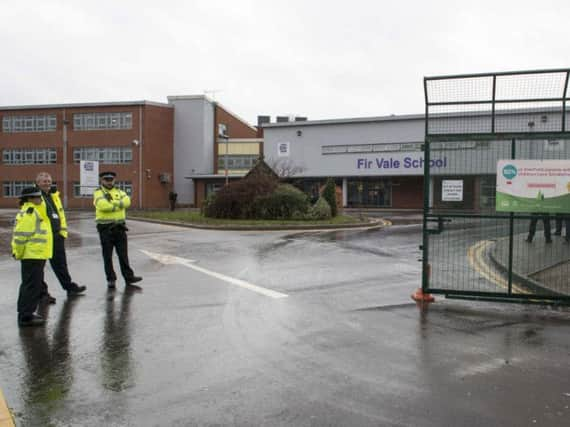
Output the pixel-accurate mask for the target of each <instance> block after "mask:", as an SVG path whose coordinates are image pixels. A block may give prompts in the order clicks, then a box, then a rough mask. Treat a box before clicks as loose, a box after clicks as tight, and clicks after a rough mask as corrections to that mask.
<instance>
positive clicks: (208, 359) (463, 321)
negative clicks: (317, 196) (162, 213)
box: [0, 214, 570, 426]
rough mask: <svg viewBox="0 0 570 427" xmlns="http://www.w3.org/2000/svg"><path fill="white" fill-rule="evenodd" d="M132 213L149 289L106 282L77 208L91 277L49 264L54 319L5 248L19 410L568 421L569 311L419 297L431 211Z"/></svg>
mask: <svg viewBox="0 0 570 427" xmlns="http://www.w3.org/2000/svg"><path fill="white" fill-rule="evenodd" d="M129 227H130V230H131V231H130V233H129V239H130V257H131V264H132V265H133V267H134V269H135V271H136V272H137V273H140V274H141V275H143V276H144V281H143V282H142V283H141V285H142V287H143V290H142V291H141V292H125V290H124V287H123V286H122V284H120V285H119V286H118V289H117V291H115V292H113V293H108V292H107V290H106V288H105V280H104V274H103V267H102V262H101V255H100V249H99V243H98V237H97V235H96V233H95V229H94V226H93V219H92V218H91V217H90V216H89V215H85V214H80V215H78V216H77V215H76V218H75V219H74V220H72V221H71V223H70V228H71V229H72V231H74V233H73V235H72V237H71V238H70V240H69V242H68V243H69V244H68V258H69V264H70V270H71V273H72V276H73V278H74V279H75V280H76V281H77V282H79V283H81V284H85V285H87V286H88V292H87V295H86V296H84V297H81V298H76V299H72V300H68V299H66V298H65V296H64V294H63V291H62V290H61V289H60V288H59V285H58V284H57V283H56V280H55V277H54V276H53V273H52V272H51V270H50V268H49V267H47V269H46V271H47V279H48V283H49V285H50V291H51V293H52V294H53V295H54V296H56V297H57V298H58V302H57V304H56V305H55V306H51V307H47V308H45V311H46V315H47V317H48V325H47V326H46V327H45V328H40V329H23V330H19V329H18V328H17V326H16V313H15V302H16V298H17V290H18V283H19V266H18V263H17V262H15V261H13V260H11V259H10V258H9V257H8V256H7V255H5V254H3V255H2V256H1V257H0V274H1V276H0V277H2V279H1V286H2V292H1V293H0V324H1V325H2V328H1V329H0V343H1V347H0V388H2V390H3V391H4V394H5V396H6V399H7V400H8V404H9V405H10V406H11V407H12V409H13V410H14V412H15V415H16V419H17V422H18V425H21V426H50V425H53V426H103V425H105V426H192V425H212V426H214V425H237V426H252V425H264V426H329V425H334V426H458V425H461V426H480V425H485V426H526V425H529V426H530V425H532V426H534V425H541V426H562V425H567V424H568V420H569V419H570V409H569V407H570V312H569V311H568V310H565V309H558V310H556V311H554V310H551V309H544V308H540V307H536V306H520V305H514V304H508V305H500V304H491V303H474V302H459V301H453V300H444V299H442V298H438V300H437V302H436V303H435V304H433V305H430V306H429V308H428V309H423V310H422V309H419V308H418V307H416V305H415V304H414V303H412V301H411V300H410V297H409V295H410V293H411V292H412V291H413V290H414V289H415V288H416V287H417V286H418V285H419V283H420V279H419V277H420V263H419V262H417V259H418V258H419V257H420V253H419V251H418V244H419V242H420V229H419V227H417V226H414V225H409V226H395V227H392V228H390V229H386V230H377V231H357V230H353V231H335V232H318V233H312V232H304V233H288V232H228V231H207V230H192V229H181V228H176V227H171V226H164V225H157V224H146V223H141V222H134V221H132V222H130V224H129ZM6 231H9V230H8V229H6V228H4V229H3V234H0V238H4V241H5V236H6V234H7V233H6ZM141 251H148V252H152V253H153V254H161V255H162V257H158V256H155V258H151V257H149V256H148V255H147V254H145V253H143V252H141ZM164 255H170V256H171V257H165V256H164ZM172 256H175V257H178V258H173V257H172ZM156 258H158V259H160V260H161V261H162V262H161V261H158V260H157V259H156ZM184 260H187V261H184ZM188 260H192V261H188ZM116 267H117V268H118V266H116ZM200 269H201V270H200ZM215 274H222V275H224V276H214V275H215ZM230 278H237V279H241V280H243V281H246V282H247V283H248V284H253V285H257V286H259V287H263V288H265V289H269V290H273V291H277V292H279V293H282V294H286V295H288V296H287V297H285V298H273V297H270V296H266V295H264V294H262V293H257V292H255V291H253V290H251V289H248V288H245V287H242V286H240V285H239V284H235V283H230V282H229V281H228V280H229V279H230Z"/></svg>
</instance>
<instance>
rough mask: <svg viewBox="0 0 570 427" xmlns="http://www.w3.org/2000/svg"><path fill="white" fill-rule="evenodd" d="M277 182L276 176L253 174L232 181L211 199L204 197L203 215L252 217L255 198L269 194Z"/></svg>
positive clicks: (232, 217) (236, 217) (235, 217)
mask: <svg viewBox="0 0 570 427" xmlns="http://www.w3.org/2000/svg"><path fill="white" fill-rule="evenodd" d="M277 184H278V181H277V179H276V178H274V177H272V176H267V175H255V176H252V177H250V178H247V179H242V180H240V181H236V182H232V183H231V184H229V185H227V186H225V187H223V188H221V189H220V190H219V191H218V192H217V193H216V194H215V195H214V196H213V197H212V199H211V200H209V199H206V203H205V204H204V208H203V212H204V216H207V217H210V218H231V219H247V218H252V217H253V215H254V212H253V210H252V207H253V206H254V201H255V199H257V198H258V197H263V196H267V195H269V194H271V193H272V192H273V190H275V188H276V187H277Z"/></svg>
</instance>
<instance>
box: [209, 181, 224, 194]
mask: <svg viewBox="0 0 570 427" xmlns="http://www.w3.org/2000/svg"><path fill="white" fill-rule="evenodd" d="M223 186H224V184H223V183H220V182H208V183H206V197H208V196H209V195H210V194H213V193H216V192H218V191H219V190H220V188H223Z"/></svg>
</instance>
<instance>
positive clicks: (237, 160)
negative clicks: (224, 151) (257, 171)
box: [218, 154, 259, 170]
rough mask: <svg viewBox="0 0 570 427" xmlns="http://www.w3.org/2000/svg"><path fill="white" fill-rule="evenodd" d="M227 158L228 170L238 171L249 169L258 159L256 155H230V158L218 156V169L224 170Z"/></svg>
mask: <svg viewBox="0 0 570 427" xmlns="http://www.w3.org/2000/svg"><path fill="white" fill-rule="evenodd" d="M226 157H227V162H228V169H232V170H238V169H251V168H252V167H253V165H254V164H255V161H256V160H257V159H258V158H259V156H258V155H257V154H255V155H231V156H224V155H222V156H220V157H218V169H225V161H226Z"/></svg>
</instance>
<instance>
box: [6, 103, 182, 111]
mask: <svg viewBox="0 0 570 427" xmlns="http://www.w3.org/2000/svg"><path fill="white" fill-rule="evenodd" d="M132 105H152V106H154V107H165V108H174V106H173V105H170V104H167V103H162V102H155V101H146V100H142V101H115V102H78V103H67V104H37V105H8V106H0V111H9V110H55V109H60V108H94V107H126V106H132Z"/></svg>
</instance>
